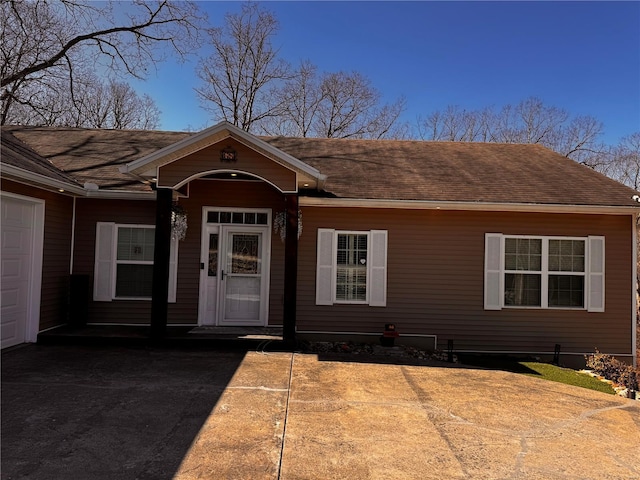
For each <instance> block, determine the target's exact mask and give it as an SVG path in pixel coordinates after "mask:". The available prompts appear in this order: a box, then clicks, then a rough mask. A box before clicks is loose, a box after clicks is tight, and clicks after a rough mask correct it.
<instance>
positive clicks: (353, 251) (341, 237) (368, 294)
mask: <svg viewBox="0 0 640 480" xmlns="http://www.w3.org/2000/svg"><path fill="white" fill-rule="evenodd" d="M386 270H387V231H386V230H371V231H336V230H332V229H325V228H321V229H318V258H317V270H316V304H317V305H333V304H335V303H356V304H357V303H360V304H368V305H371V306H379V307H384V306H386V304H387V273H386Z"/></svg>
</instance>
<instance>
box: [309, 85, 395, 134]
mask: <svg viewBox="0 0 640 480" xmlns="http://www.w3.org/2000/svg"><path fill="white" fill-rule="evenodd" d="M320 91H321V92H322V102H321V104H320V107H319V109H318V112H317V115H316V118H315V121H314V129H315V131H316V133H317V136H320V137H327V138H384V137H385V136H386V135H387V134H388V133H389V131H390V130H391V128H392V127H393V125H394V123H395V122H396V121H397V120H398V117H399V116H400V114H401V113H402V110H403V109H404V100H402V99H401V100H398V101H397V102H396V103H394V104H391V105H383V106H381V107H380V106H379V105H380V99H381V95H380V92H378V91H377V90H376V89H375V88H373V87H372V86H371V82H370V81H369V80H368V79H367V78H365V77H364V76H363V75H361V74H360V73H358V72H352V73H345V72H337V73H328V74H325V75H324V76H323V78H322V81H321V83H320Z"/></svg>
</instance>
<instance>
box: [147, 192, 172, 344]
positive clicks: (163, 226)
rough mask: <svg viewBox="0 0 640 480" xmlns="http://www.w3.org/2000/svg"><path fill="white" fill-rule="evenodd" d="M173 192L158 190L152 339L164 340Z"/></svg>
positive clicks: (152, 292) (152, 294) (152, 295)
mask: <svg viewBox="0 0 640 480" xmlns="http://www.w3.org/2000/svg"><path fill="white" fill-rule="evenodd" d="M172 203H173V190H171V189H169V188H158V189H157V190H156V230H155V240H154V241H155V244H154V250H153V284H152V290H151V338H152V339H154V340H160V339H162V338H164V336H165V333H166V329H167V312H168V310H167V304H168V301H169V261H170V256H171V205H172Z"/></svg>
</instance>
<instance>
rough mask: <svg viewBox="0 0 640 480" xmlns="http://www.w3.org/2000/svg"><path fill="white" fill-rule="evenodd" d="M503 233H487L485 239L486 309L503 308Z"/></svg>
mask: <svg viewBox="0 0 640 480" xmlns="http://www.w3.org/2000/svg"><path fill="white" fill-rule="evenodd" d="M502 264H503V262H502V234H500V233H487V234H485V239H484V309H485V310H501V309H502V295H503V294H502V292H503V282H504V278H503V274H502V270H503V269H502Z"/></svg>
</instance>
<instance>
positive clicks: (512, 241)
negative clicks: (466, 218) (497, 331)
mask: <svg viewBox="0 0 640 480" xmlns="http://www.w3.org/2000/svg"><path fill="white" fill-rule="evenodd" d="M503 307H538V308H577V309H587V310H589V311H604V237H595V236H594V237H533V236H516V235H502V234H487V235H486V242H485V309H488V310H499V309H501V308H503Z"/></svg>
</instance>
